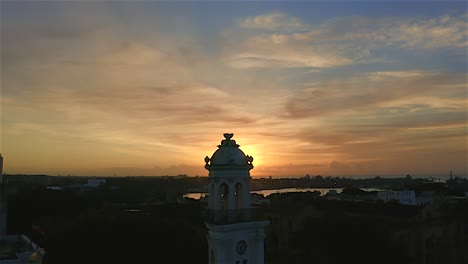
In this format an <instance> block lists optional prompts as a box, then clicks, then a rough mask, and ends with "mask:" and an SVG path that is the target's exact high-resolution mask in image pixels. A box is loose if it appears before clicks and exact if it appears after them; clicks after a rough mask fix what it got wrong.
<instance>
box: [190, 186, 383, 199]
mask: <svg viewBox="0 0 468 264" xmlns="http://www.w3.org/2000/svg"><path fill="white" fill-rule="evenodd" d="M343 189H344V188H284V189H272V190H258V191H251V192H250V193H257V194H263V196H264V197H267V196H268V195H270V194H272V193H288V192H314V191H318V192H320V195H326V194H327V193H328V192H330V191H332V190H334V191H336V192H337V193H341V192H342V191H343ZM360 189H361V190H363V191H366V192H372V191H385V190H384V189H378V188H360ZM206 194H207V193H206V192H197V193H186V194H185V195H184V197H187V198H193V199H200V198H201V197H203V196H205V195H206Z"/></svg>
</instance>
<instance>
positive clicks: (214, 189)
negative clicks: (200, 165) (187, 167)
mask: <svg viewBox="0 0 468 264" xmlns="http://www.w3.org/2000/svg"><path fill="white" fill-rule="evenodd" d="M232 136H233V134H227V133H226V134H224V137H225V139H224V140H222V141H221V145H219V146H218V150H216V151H215V152H214V153H213V155H212V156H211V158H209V157H208V156H207V157H205V162H206V164H205V168H206V169H207V170H208V171H209V186H208V193H209V195H208V215H207V220H206V223H205V224H206V226H207V228H208V245H209V263H210V264H228V263H229V264H263V263H264V239H265V226H266V225H268V223H269V222H268V221H263V220H256V219H255V211H254V210H252V209H251V207H250V170H251V169H253V165H252V161H253V158H252V157H251V156H246V155H245V154H244V152H242V150H240V149H239V145H237V144H236V141H234V140H231V138H232Z"/></svg>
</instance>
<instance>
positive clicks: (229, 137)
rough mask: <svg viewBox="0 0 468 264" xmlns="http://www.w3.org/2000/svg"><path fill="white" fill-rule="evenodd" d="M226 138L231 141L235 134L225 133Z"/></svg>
mask: <svg viewBox="0 0 468 264" xmlns="http://www.w3.org/2000/svg"><path fill="white" fill-rule="evenodd" d="M223 136H224V138H225V139H227V140H231V138H232V137H233V136H234V134H233V133H224V134H223Z"/></svg>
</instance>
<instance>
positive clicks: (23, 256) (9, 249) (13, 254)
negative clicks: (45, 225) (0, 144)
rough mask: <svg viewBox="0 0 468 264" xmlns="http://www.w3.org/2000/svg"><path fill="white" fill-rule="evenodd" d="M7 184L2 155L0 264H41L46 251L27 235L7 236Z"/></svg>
mask: <svg viewBox="0 0 468 264" xmlns="http://www.w3.org/2000/svg"><path fill="white" fill-rule="evenodd" d="M7 187H8V186H7V182H6V180H5V179H4V178H3V157H2V155H1V154H0V264H26V263H28V264H41V263H42V258H43V256H44V254H45V251H44V250H43V249H42V248H40V247H39V246H37V245H36V243H34V242H33V241H32V240H31V239H29V238H28V237H27V236H25V235H8V234H7V221H6V220H7V212H8V209H7V205H8V204H7V198H8V188H7Z"/></svg>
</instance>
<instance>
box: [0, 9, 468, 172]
mask: <svg viewBox="0 0 468 264" xmlns="http://www.w3.org/2000/svg"><path fill="white" fill-rule="evenodd" d="M0 5H1V7H2V8H1V54H0V55H1V76H2V78H1V125H2V126H1V132H2V133H1V144H0V153H2V155H3V156H4V158H5V167H4V172H5V173H8V174H21V173H23V174H47V175H84V176H86V175H96V176H112V175H122V176H124V175H143V176H144V175H178V174H187V175H192V176H194V175H200V176H203V175H207V171H206V170H205V169H204V167H203V165H204V162H203V158H204V157H205V156H211V154H212V153H213V152H214V151H215V150H216V149H217V147H216V146H217V145H218V144H219V143H220V141H221V140H222V138H223V137H222V134H223V133H225V132H230V133H234V139H235V140H236V142H237V143H238V144H239V145H240V148H241V149H242V150H243V151H244V152H245V153H246V154H248V155H252V156H253V157H254V166H255V168H254V169H253V170H252V171H251V173H252V176H253V177H260V176H270V175H271V176H274V177H275V176H303V175H306V174H310V175H317V174H321V175H385V174H393V175H406V174H412V175H413V174H447V173H448V171H450V170H453V171H454V173H458V175H465V176H466V175H467V171H468V164H467V163H468V162H467V161H468V156H467V152H468V147H467V142H468V136H467V131H468V116H467V115H468V114H467V113H468V100H467V99H468V96H467V88H468V86H467V77H468V76H467V55H466V49H467V47H468V36H467V32H468V31H467V28H468V27H467V24H468V23H467V19H468V16H467V14H466V12H464V10H466V9H467V3H466V2H430V3H421V2H417V1H415V2H408V3H405V2H384V1H379V2H378V3H373V2H352V3H350V2H346V1H344V2H330V3H326V2H293V3H286V2H265V3H263V2H261V3H260V2H196V3H192V2H134V3H133V2H132V3H131V2H68V3H64V2H1V3H0ZM390 5H391V6H392V8H389V6H390ZM396 10H398V11H396Z"/></svg>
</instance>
